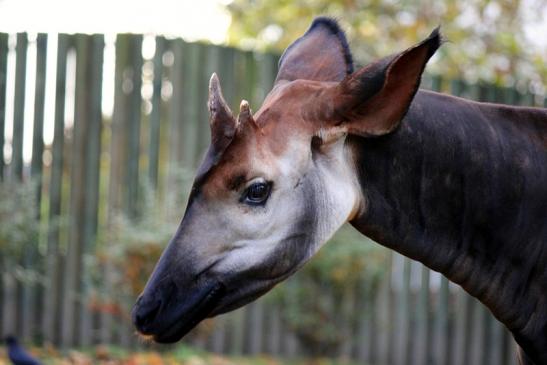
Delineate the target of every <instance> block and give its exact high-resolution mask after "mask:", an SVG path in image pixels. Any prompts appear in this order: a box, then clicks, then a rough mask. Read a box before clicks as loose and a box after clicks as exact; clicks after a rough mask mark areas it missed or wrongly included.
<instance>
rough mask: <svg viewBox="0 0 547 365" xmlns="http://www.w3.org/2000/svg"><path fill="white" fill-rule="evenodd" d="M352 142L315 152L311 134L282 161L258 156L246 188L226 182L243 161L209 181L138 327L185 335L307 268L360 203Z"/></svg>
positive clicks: (147, 296) (162, 264) (147, 294)
mask: <svg viewBox="0 0 547 365" xmlns="http://www.w3.org/2000/svg"><path fill="white" fill-rule="evenodd" d="M343 142H344V141H343V139H341V140H340V142H338V143H334V144H332V145H331V146H329V147H328V148H325V149H323V150H319V149H318V150H317V151H313V149H312V147H311V144H310V143H309V139H307V140H306V141H305V143H304V139H303V138H302V139H300V138H299V137H296V138H295V139H294V140H293V141H292V142H291V143H289V144H287V149H286V150H285V151H284V152H283V153H282V154H281V155H278V156H276V158H275V159H274V158H272V155H271V154H268V153H265V152H264V151H261V152H259V151H254V153H251V155H252V156H255V157H253V158H250V159H249V160H248V161H246V162H244V163H243V164H245V165H247V166H246V169H247V170H246V171H247V173H246V174H245V176H244V177H243V178H241V179H240V181H239V183H238V184H237V186H232V187H231V188H225V189H219V188H218V187H219V186H226V185H228V186H230V184H229V183H228V184H224V183H222V182H221V181H219V180H226V181H228V182H230V181H231V180H233V179H231V178H230V177H231V176H232V175H231V174H230V172H233V171H242V168H241V167H242V166H241V164H242V162H241V161H240V163H236V162H235V161H233V163H232V164H227V165H226V166H229V167H230V168H227V169H226V170H223V169H221V168H219V169H216V170H215V171H214V173H211V174H210V175H209V176H208V177H207V178H206V179H205V180H203V181H199V184H198V185H197V186H194V189H193V191H194V192H193V194H192V197H191V198H190V201H189V204H188V208H187V211H186V213H185V216H184V219H183V221H182V223H181V225H180V227H179V229H178V231H177V233H176V234H175V236H174V237H173V239H172V241H171V242H170V243H169V246H168V247H167V249H166V250H165V252H164V253H163V255H162V257H161V259H160V261H159V263H158V264H157V266H156V268H155V270H154V273H153V275H152V277H151V278H150V280H149V282H148V284H147V286H146V288H145V290H144V292H143V294H142V295H141V297H140V298H139V300H138V301H137V303H136V305H135V308H134V311H133V318H134V322H135V324H136V326H137V328H138V330H139V331H140V332H141V333H143V334H145V335H150V336H152V337H153V339H154V340H155V341H157V342H174V341H178V340H179V339H180V338H181V337H182V336H184V335H185V334H186V333H187V332H188V331H189V330H191V329H192V328H193V327H194V326H195V325H196V324H197V323H199V322H200V321H201V320H203V319H204V318H206V317H209V316H214V315H217V314H220V313H224V312H227V311H230V310H233V309H235V308H238V307H240V306H242V305H244V304H246V303H248V302H250V301H252V300H254V299H256V298H257V297H259V296H260V295H262V294H264V293H265V292H267V291H268V290H270V289H271V288H272V287H273V286H274V285H275V284H277V283H278V282H280V281H282V280H284V279H285V278H287V277H288V276H289V275H291V274H292V273H294V272H295V271H296V270H298V269H299V268H300V267H301V266H302V265H303V264H304V263H305V262H306V261H307V260H308V259H309V258H310V257H311V256H312V255H313V254H314V253H315V252H316V251H317V250H318V249H319V247H320V246H321V244H323V243H324V242H325V241H326V240H327V239H328V238H329V237H330V236H331V235H332V234H333V233H334V232H335V231H336V230H337V229H338V228H339V227H340V226H341V225H342V224H343V223H344V222H346V221H347V220H348V219H349V217H350V216H351V215H352V214H353V212H354V211H355V210H356V207H357V205H358V201H357V196H358V195H359V194H358V185H357V182H356V179H355V177H354V175H353V173H352V171H353V169H352V166H351V163H350V162H348V161H351V158H348V154H349V152H348V151H347V150H346V149H345V146H344V143H343ZM250 145H254V146H255V147H256V146H257V145H258V144H256V143H251V144H250ZM213 188H216V190H215V191H212V189H213Z"/></svg>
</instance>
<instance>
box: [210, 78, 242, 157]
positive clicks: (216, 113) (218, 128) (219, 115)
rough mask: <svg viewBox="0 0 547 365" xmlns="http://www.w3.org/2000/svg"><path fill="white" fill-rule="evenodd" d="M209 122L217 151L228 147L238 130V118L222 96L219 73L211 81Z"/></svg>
mask: <svg viewBox="0 0 547 365" xmlns="http://www.w3.org/2000/svg"><path fill="white" fill-rule="evenodd" d="M208 105H209V122H210V127H211V146H212V147H213V148H214V149H215V151H216V152H217V153H220V152H222V151H224V149H226V147H227V146H228V145H229V144H230V142H231V141H232V139H233V137H234V134H235V132H236V127H237V124H236V120H235V118H234V116H233V114H232V111H231V110H230V107H228V105H227V104H226V101H225V100H224V97H223V96H222V90H221V88H220V82H219V80H218V77H217V74H216V73H213V75H212V76H211V80H210V81H209V102H208Z"/></svg>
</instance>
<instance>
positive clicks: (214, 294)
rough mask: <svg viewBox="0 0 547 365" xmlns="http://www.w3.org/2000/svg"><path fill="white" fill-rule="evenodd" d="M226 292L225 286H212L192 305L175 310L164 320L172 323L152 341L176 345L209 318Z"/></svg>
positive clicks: (154, 335)
mask: <svg viewBox="0 0 547 365" xmlns="http://www.w3.org/2000/svg"><path fill="white" fill-rule="evenodd" d="M224 292H225V286H224V285H223V284H222V283H216V284H214V285H212V287H211V288H210V289H206V290H204V291H203V294H201V295H200V296H198V297H197V298H196V299H195V300H194V301H193V303H191V304H190V305H188V304H186V305H184V306H182V308H180V307H179V308H173V309H172V310H171V311H170V313H168V314H167V315H166V316H165V317H166V318H163V320H164V321H165V322H166V323H172V325H170V326H168V327H167V328H165V329H162V330H161V332H158V333H155V334H152V339H153V340H154V341H155V342H157V343H163V344H167V343H174V342H177V341H179V340H180V339H181V338H183V337H184V336H185V335H186V334H187V333H188V332H190V331H191V330H192V329H193V328H194V327H195V326H197V325H198V323H199V322H201V321H202V320H204V319H205V318H207V317H209V315H210V314H211V312H212V311H213V310H214V308H215V307H216V305H217V303H218V301H219V299H220V298H222V296H223V295H224Z"/></svg>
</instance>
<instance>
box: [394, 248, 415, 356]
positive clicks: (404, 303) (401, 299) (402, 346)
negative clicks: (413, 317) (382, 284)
mask: <svg viewBox="0 0 547 365" xmlns="http://www.w3.org/2000/svg"><path fill="white" fill-rule="evenodd" d="M398 256H399V258H400V259H402V261H403V272H402V277H401V283H402V287H401V290H400V291H399V293H398V295H397V299H396V300H397V315H396V321H395V326H396V330H395V338H394V339H395V352H394V355H395V361H394V362H395V364H397V365H406V364H408V362H409V356H408V354H409V346H408V342H409V330H410V325H409V320H410V264H411V261H410V259H409V258H407V257H403V256H400V255H398Z"/></svg>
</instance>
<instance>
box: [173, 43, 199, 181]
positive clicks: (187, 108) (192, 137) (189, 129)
mask: <svg viewBox="0 0 547 365" xmlns="http://www.w3.org/2000/svg"><path fill="white" fill-rule="evenodd" d="M202 51H203V47H202V46H201V45H199V44H196V43H191V44H188V45H187V46H186V56H185V58H184V63H183V67H184V70H183V75H184V76H183V92H182V100H176V101H175V102H177V103H181V104H182V105H183V111H182V114H183V118H182V120H180V121H179V123H181V127H182V129H183V130H184V132H183V139H182V141H179V143H182V151H181V152H182V156H180V157H181V160H182V168H183V169H184V173H189V170H191V169H193V168H194V165H195V161H196V150H197V142H198V141H197V138H198V123H199V122H198V109H199V107H200V106H201V107H203V106H202V105H199V100H200V95H199V93H198V92H196V91H197V90H199V86H200V85H199V82H200V80H199V75H200V68H201V67H202V62H201V61H202V59H201V55H202Z"/></svg>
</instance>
